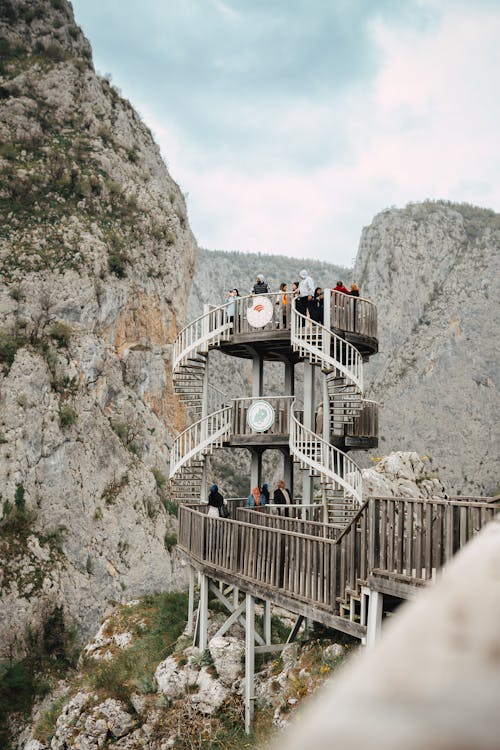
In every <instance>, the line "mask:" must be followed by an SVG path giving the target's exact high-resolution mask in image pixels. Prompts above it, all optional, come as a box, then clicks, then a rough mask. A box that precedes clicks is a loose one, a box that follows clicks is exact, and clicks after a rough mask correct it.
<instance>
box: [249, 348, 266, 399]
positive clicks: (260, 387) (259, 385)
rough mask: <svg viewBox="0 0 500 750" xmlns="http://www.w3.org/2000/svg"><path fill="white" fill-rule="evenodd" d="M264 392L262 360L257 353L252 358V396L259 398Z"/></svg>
mask: <svg viewBox="0 0 500 750" xmlns="http://www.w3.org/2000/svg"><path fill="white" fill-rule="evenodd" d="M263 393H264V360H263V359H262V357H261V356H259V355H258V354H254V356H253V358H252V398H260V397H261V396H262V394H263Z"/></svg>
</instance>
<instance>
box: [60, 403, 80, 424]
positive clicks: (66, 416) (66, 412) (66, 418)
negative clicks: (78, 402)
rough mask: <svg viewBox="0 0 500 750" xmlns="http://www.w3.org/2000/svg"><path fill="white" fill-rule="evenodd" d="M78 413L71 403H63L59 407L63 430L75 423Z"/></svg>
mask: <svg viewBox="0 0 500 750" xmlns="http://www.w3.org/2000/svg"><path fill="white" fill-rule="evenodd" d="M77 417H78V414H77V413H76V411H75V409H74V408H73V407H72V406H71V405H70V404H61V405H60V407H59V424H60V426H61V429H62V430H65V429H66V428H68V427H71V426H72V425H74V424H75V422H76V420H77Z"/></svg>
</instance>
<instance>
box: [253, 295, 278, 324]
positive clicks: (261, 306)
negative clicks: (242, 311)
mask: <svg viewBox="0 0 500 750" xmlns="http://www.w3.org/2000/svg"><path fill="white" fill-rule="evenodd" d="M272 319H273V304H272V302H271V300H269V299H268V298H267V297H255V299H254V301H253V305H252V307H249V308H248V310H247V320H248V322H249V323H250V325H251V326H252V328H263V327H264V326H265V325H267V324H268V323H270V322H271V320H272Z"/></svg>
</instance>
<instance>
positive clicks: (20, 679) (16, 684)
mask: <svg viewBox="0 0 500 750" xmlns="http://www.w3.org/2000/svg"><path fill="white" fill-rule="evenodd" d="M75 640H76V631H74V630H72V629H71V628H67V626H66V623H65V621H64V615H63V611H62V608H61V607H55V608H54V609H53V610H52V611H51V612H50V613H49V614H48V615H47V617H46V619H45V622H44V624H43V626H42V628H41V630H40V632H39V633H28V646H29V653H28V655H27V656H26V657H25V658H24V659H20V660H5V661H3V662H0V716H1V717H2V719H4V718H6V717H8V716H9V715H10V714H16V716H19V715H21V716H22V717H24V718H27V717H28V716H29V713H30V711H31V708H32V706H33V703H34V701H35V699H36V698H39V697H43V696H45V695H47V694H48V693H49V692H50V690H51V689H52V686H53V684H54V683H55V681H56V680H58V679H61V678H62V677H64V675H65V674H66V673H67V671H68V669H70V668H71V667H73V666H74V665H75V663H76V658H77V655H78V654H77V650H76V648H75ZM11 742H12V737H11V736H10V731H9V724H8V722H7V721H5V720H2V721H1V722H0V747H2V748H9V747H11Z"/></svg>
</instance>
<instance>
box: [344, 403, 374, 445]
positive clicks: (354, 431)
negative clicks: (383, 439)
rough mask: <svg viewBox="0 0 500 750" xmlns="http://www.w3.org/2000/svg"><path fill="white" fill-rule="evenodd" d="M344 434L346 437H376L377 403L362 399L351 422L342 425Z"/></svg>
mask: <svg viewBox="0 0 500 750" xmlns="http://www.w3.org/2000/svg"><path fill="white" fill-rule="evenodd" d="M344 434H345V435H346V437H366V438H371V437H378V403H377V402H376V401H368V400H367V399H363V400H362V401H361V409H360V410H359V412H358V413H357V415H356V416H355V417H353V418H352V422H350V423H347V424H345V425H344Z"/></svg>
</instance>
